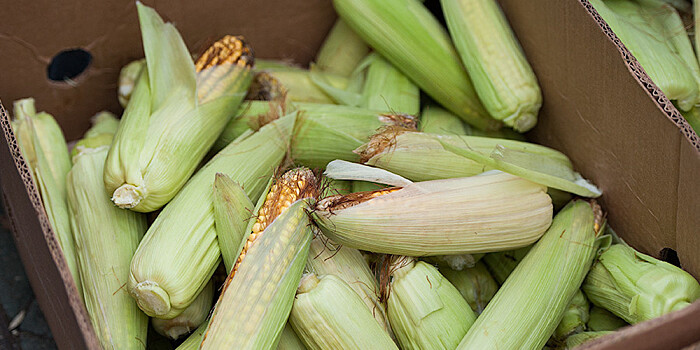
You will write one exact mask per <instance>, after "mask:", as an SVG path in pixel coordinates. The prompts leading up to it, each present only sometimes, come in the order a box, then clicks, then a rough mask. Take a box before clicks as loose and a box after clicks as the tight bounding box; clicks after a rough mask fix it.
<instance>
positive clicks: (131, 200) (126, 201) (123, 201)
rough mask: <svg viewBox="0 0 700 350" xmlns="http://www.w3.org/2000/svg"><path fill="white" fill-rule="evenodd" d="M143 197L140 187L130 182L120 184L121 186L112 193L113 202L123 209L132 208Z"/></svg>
mask: <svg viewBox="0 0 700 350" xmlns="http://www.w3.org/2000/svg"><path fill="white" fill-rule="evenodd" d="M142 199H143V196H142V195H141V192H140V191H139V190H138V188H136V186H134V185H130V184H123V185H121V186H119V188H117V189H116V190H114V193H113V194H112V202H114V204H115V205H116V206H118V207H119V208H122V209H131V208H133V207H135V206H137V205H139V203H141V200H142Z"/></svg>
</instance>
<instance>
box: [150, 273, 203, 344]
mask: <svg viewBox="0 0 700 350" xmlns="http://www.w3.org/2000/svg"><path fill="white" fill-rule="evenodd" d="M213 303H214V283H212V282H211V281H209V283H207V286H206V287H204V289H203V290H202V292H201V293H199V295H198V296H197V299H195V300H194V302H192V304H190V306H188V307H187V309H185V311H183V312H182V313H181V314H179V315H178V316H177V317H175V318H172V319H169V320H164V319H160V318H152V319H151V324H152V325H153V329H155V331H156V332H158V334H160V335H162V336H165V337H168V338H170V339H178V338H180V337H181V336H183V335H186V334H189V333H190V332H191V331H193V330H195V329H197V328H198V327H199V326H200V325H201V324H202V323H204V321H206V320H207V316H209V311H210V310H211V307H212V304H213Z"/></svg>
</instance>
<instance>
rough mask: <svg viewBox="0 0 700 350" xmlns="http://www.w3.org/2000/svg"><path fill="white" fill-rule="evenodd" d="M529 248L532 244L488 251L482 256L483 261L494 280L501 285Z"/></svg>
mask: <svg viewBox="0 0 700 350" xmlns="http://www.w3.org/2000/svg"><path fill="white" fill-rule="evenodd" d="M531 248H532V246H527V247H522V248H520V249H516V250H509V251H504V252H495V253H488V254H486V255H485V256H484V258H483V262H484V264H486V267H487V268H488V270H489V272H491V275H492V276H493V278H494V279H495V280H496V282H498V284H501V285H502V284H503V282H505V281H506V279H507V278H508V276H510V273H511V272H513V270H515V267H516V266H518V264H519V263H520V261H522V260H523V258H525V255H527V252H529V251H530V249H531Z"/></svg>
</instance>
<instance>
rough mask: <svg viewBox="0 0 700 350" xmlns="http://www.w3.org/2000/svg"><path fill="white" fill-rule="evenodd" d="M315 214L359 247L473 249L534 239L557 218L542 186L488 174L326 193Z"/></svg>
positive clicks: (438, 251)
mask: <svg viewBox="0 0 700 350" xmlns="http://www.w3.org/2000/svg"><path fill="white" fill-rule="evenodd" d="M430 200H435V201H436V204H430V203H431V202H430ZM416 213H420V215H416ZM313 218H314V221H315V222H316V224H318V225H319V226H320V228H321V229H322V230H323V232H324V233H325V234H326V236H328V237H329V238H331V239H332V240H333V241H335V242H337V243H340V244H343V245H346V246H349V247H353V248H356V249H362V250H368V251H371V252H375V253H385V254H401V255H410V256H428V255H449V254H469V253H482V252H490V251H499V250H508V249H514V248H518V247H522V246H526V245H528V244H530V243H532V242H534V241H536V240H537V239H538V238H539V237H540V236H541V235H542V234H543V233H544V231H545V230H546V229H547V227H549V224H550V223H551V219H552V204H551V200H550V199H549V196H547V194H546V193H545V187H543V186H540V185H537V184H535V183H532V182H530V181H527V180H523V179H521V178H518V177H516V176H512V175H509V174H506V173H489V174H484V175H480V176H474V177H469V178H455V179H446V180H435V181H425V182H417V183H412V184H409V185H407V186H405V187H394V188H388V189H385V190H379V191H373V192H361V193H354V194H350V195H348V196H333V197H328V198H326V199H323V200H322V201H320V202H319V203H318V205H317V207H316V210H315V211H314V212H313Z"/></svg>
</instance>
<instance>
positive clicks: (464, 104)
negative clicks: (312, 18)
mask: <svg viewBox="0 0 700 350" xmlns="http://www.w3.org/2000/svg"><path fill="white" fill-rule="evenodd" d="M333 5H334V7H335V10H336V12H337V13H338V15H339V16H340V18H341V19H342V20H343V21H345V22H346V23H347V24H348V25H349V26H350V28H352V29H353V30H354V31H355V33H357V34H358V35H359V36H360V37H361V38H362V39H363V40H364V41H365V42H366V43H368V44H369V46H371V47H372V48H373V49H374V50H375V51H377V52H378V53H379V54H381V55H382V56H384V57H385V58H386V59H387V60H388V61H389V62H391V64H393V65H394V66H395V67H396V68H398V69H399V70H401V72H403V73H404V74H405V75H406V76H407V77H409V78H410V79H411V80H412V81H413V82H414V83H415V84H416V85H418V87H420V89H421V90H423V91H425V92H426V93H427V94H428V95H430V97H432V98H433V99H435V101H437V102H438V103H440V104H441V105H443V106H444V107H445V108H447V109H449V110H450V111H452V112H453V113H455V114H457V115H458V116H459V117H460V118H463V119H464V120H465V121H467V122H469V123H470V124H471V125H473V126H475V127H477V128H479V129H483V130H493V129H498V128H499V127H500V123H499V122H498V121H496V120H494V119H492V118H491V117H490V116H489V115H488V113H487V112H486V110H485V109H484V107H483V105H482V104H481V102H480V101H479V98H478V97H477V95H476V93H475V91H474V87H473V86H472V83H471V81H470V79H469V76H468V75H467V72H466V71H465V69H464V67H462V64H461V62H460V60H459V56H458V55H457V52H456V51H455V49H454V47H453V46H452V43H451V42H450V38H449V37H448V35H447V33H446V32H445V30H444V28H443V27H442V26H441V25H440V23H439V22H438V21H437V20H436V19H435V18H434V17H433V16H432V15H431V14H430V12H429V11H428V9H426V8H425V6H423V4H422V3H421V2H420V1H418V0H408V1H407V0H361V1H356V0H334V1H333Z"/></svg>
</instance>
